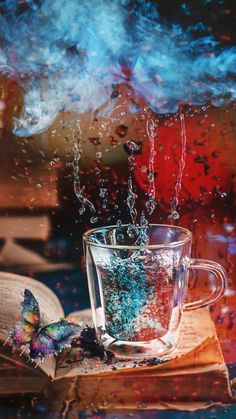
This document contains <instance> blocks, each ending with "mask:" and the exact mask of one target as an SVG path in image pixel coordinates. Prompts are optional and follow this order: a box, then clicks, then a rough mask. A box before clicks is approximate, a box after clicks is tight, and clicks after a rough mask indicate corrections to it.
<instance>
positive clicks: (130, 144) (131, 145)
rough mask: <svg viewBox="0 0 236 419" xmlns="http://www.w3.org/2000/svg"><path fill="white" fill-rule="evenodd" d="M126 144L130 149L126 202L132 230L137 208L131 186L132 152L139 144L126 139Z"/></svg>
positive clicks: (135, 196) (135, 195)
mask: <svg viewBox="0 0 236 419" xmlns="http://www.w3.org/2000/svg"><path fill="white" fill-rule="evenodd" d="M126 145H127V147H128V148H129V151H130V155H129V157H128V162H129V177H128V196H127V200H126V202H127V206H128V209H129V213H130V218H131V222H132V225H131V228H130V230H132V228H133V227H134V226H135V223H136V218H137V210H136V208H135V202H136V198H137V194H136V193H135V192H134V186H133V169H134V163H135V161H134V152H135V151H137V150H138V149H139V146H138V144H136V143H135V142H133V141H127V143H126ZM130 232H131V231H130Z"/></svg>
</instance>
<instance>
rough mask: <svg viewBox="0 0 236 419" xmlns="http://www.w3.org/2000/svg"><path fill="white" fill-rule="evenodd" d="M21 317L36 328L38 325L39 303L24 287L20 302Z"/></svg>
mask: <svg viewBox="0 0 236 419" xmlns="http://www.w3.org/2000/svg"><path fill="white" fill-rule="evenodd" d="M21 317H22V319H23V320H25V321H26V322H28V323H30V324H31V325H33V326H34V327H35V328H36V329H37V328H38V327H39V321H40V311H39V304H38V301H37V300H36V298H35V297H34V296H33V294H32V292H31V291H29V290H27V289H25V292H24V300H23V302H22V303H21Z"/></svg>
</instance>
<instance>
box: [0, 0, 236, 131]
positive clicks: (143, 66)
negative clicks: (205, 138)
mask: <svg viewBox="0 0 236 419" xmlns="http://www.w3.org/2000/svg"><path fill="white" fill-rule="evenodd" d="M156 3H157V2H152V1H150V0H139V1H133V0H113V1H112V2H111V1H110V0H91V1H90V3H89V7H88V2H87V0H80V1H79V2H78V1H77V0H67V1H66V2H65V1H64V0H42V1H40V2H38V1H34V0H31V1H25V2H23V1H22V2H19V1H18V0H9V1H4V2H1V3H0V28H1V30H0V45H1V48H0V71H1V70H2V72H3V73H4V74H5V76H7V77H8V76H9V77H16V78H17V81H18V83H19V85H20V86H21V87H22V90H23V92H24V107H23V111H22V115H21V116H20V117H19V118H15V119H14V123H15V128H14V132H15V133H16V134H17V135H19V136H27V135H32V134H37V133H40V132H42V131H44V130H45V129H46V128H47V127H49V126H50V125H51V124H52V122H53V121H54V119H55V117H56V115H57V114H58V112H60V111H68V112H72V111H73V112H81V113H83V112H88V111H89V112H94V111H95V110H98V109H101V113H102V114H104V115H108V116H109V115H110V112H111V111H112V106H113V104H114V102H115V100H113V99H112V100H111V98H113V97H114V85H117V84H118V83H121V82H124V81H125V82H126V83H127V84H129V86H130V87H131V88H132V89H134V90H135V92H136V93H137V94H139V95H141V96H142V97H144V98H145V100H146V102H147V103H148V104H149V106H150V107H151V108H152V110H153V111H155V112H158V113H166V112H175V111H177V109H178V107H179V103H183V102H184V103H189V104H194V105H203V104H205V103H206V102H207V101H212V103H213V104H214V105H215V106H219V105H222V104H227V103H229V102H230V101H233V100H235V99H236V89H235V75H236V70H235V69H236V47H235V46H231V47H225V45H224V44H223V42H221V43H220V42H218V41H217V40H216V39H215V38H214V36H213V34H212V32H211V29H209V28H210V26H211V25H209V24H207V26H206V25H205V26H204V24H203V23H202V22H201V21H200V18H199V14H196V18H194V17H193V16H194V13H192V9H191V8H193V9H194V3H195V2H190V3H189V5H188V7H187V8H186V7H184V5H185V2H183V3H182V6H183V7H179V13H182V17H181V18H179V19H178V20H177V17H176V19H175V21H172V22H171V21H167V19H164V18H163V17H162V16H161V14H160V12H159V10H158V5H157V4H156ZM208 3H209V2H208ZM214 3H215V4H216V5H217V7H216V10H215V9H214V13H216V15H217V16H218V15H219V16H221V15H222V11H224V5H222V4H220V2H218V1H216V2H214ZM198 6H199V7H202V8H203V9H202V10H205V12H207V8H209V4H206V0H199V2H198ZM193 12H196V10H195V9H194V10H193ZM214 15H215V14H214ZM179 16H180V15H179ZM179 16H178V17H179ZM203 17H204V14H203ZM172 19H173V18H172ZM183 22H184V23H183ZM213 26H214V25H213ZM39 28H40V31H39ZM110 104H111V106H110Z"/></svg>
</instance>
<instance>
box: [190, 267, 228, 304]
mask: <svg viewBox="0 0 236 419" xmlns="http://www.w3.org/2000/svg"><path fill="white" fill-rule="evenodd" d="M188 265H189V266H188V269H202V270H204V271H208V272H210V273H212V274H213V275H214V277H215V288H214V289H213V291H212V292H211V294H210V295H208V296H207V297H205V298H203V299H201V300H197V301H192V302H190V303H185V304H184V306H183V309H184V310H186V311H188V310H195V309H196V308H200V307H205V306H207V305H209V304H213V303H215V302H216V301H218V300H219V299H220V297H221V296H222V295H223V294H224V292H225V290H226V287H227V274H226V271H225V269H224V268H223V266H221V265H220V264H219V263H216V262H212V261H211V260H205V259H191V260H190V262H189V264H188Z"/></svg>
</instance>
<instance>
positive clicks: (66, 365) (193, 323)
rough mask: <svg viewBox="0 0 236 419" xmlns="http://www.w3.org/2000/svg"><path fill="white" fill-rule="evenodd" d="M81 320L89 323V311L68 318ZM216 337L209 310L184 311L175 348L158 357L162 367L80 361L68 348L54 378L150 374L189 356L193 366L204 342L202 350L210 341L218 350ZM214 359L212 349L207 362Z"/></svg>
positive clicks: (94, 359) (97, 360)
mask: <svg viewBox="0 0 236 419" xmlns="http://www.w3.org/2000/svg"><path fill="white" fill-rule="evenodd" d="M80 318H81V319H85V320H84V323H85V324H88V323H89V316H88V311H86V312H82V313H81V316H80V313H79V312H78V313H74V314H71V315H70V319H73V320H74V321H77V322H80ZM90 323H91V321H90ZM215 336H216V331H215V326H214V323H213V322H212V320H211V317H210V313H209V309H208V308H202V309H198V310H195V311H188V312H184V313H183V316H182V319H181V324H180V331H179V340H178V344H177V348H176V349H175V350H174V351H173V352H172V353H171V354H168V355H166V356H164V357H162V358H161V359H162V360H163V361H166V362H165V363H164V364H160V365H155V366H139V365H135V368H134V361H130V360H129V361H126V360H117V361H115V364H112V365H107V364H105V363H104V362H103V361H102V360H100V359H97V358H87V359H81V356H80V351H79V349H71V350H69V351H68V352H64V353H63V354H62V356H60V357H59V358H58V362H57V368H56V376H55V378H56V379H59V378H62V377H74V376H76V375H87V376H88V375H94V374H98V373H100V374H106V373H111V371H112V372H113V373H119V372H120V373H121V372H125V373H127V372H128V371H132V373H136V372H137V373H138V372H141V371H145V370H148V371H149V373H150V372H151V371H152V370H154V371H156V370H159V369H169V368H176V367H177V365H176V363H175V364H173V362H174V361H173V360H175V362H176V361H177V360H178V364H179V366H181V363H183V364H184V357H186V356H187V355H188V354H189V357H188V364H189V365H191V364H194V365H196V362H198V361H197V358H196V359H195V361H194V357H196V353H197V352H198V349H199V351H201V350H202V345H203V344H204V343H205V345H204V348H205V349H206V347H207V346H208V344H209V343H210V342H211V343H212V342H216V346H214V348H216V347H217V348H219V344H218V342H217V340H216V337H215ZM211 338H213V340H212V341H211V340H210V341H209V339H211ZM217 353H218V356H217V359H218V361H219V362H221V361H222V362H223V358H222V355H221V351H220V348H219V350H218V352H217ZM203 359H204V357H203ZM215 359H216V358H215V354H214V350H213V351H210V353H209V354H208V356H207V357H206V362H207V363H215V362H217V361H216V360H215ZM172 364H173V365H172ZM114 366H115V369H116V370H115V371H113V370H114Z"/></svg>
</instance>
